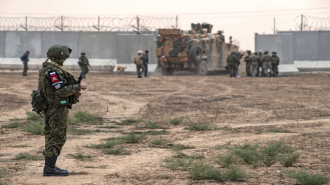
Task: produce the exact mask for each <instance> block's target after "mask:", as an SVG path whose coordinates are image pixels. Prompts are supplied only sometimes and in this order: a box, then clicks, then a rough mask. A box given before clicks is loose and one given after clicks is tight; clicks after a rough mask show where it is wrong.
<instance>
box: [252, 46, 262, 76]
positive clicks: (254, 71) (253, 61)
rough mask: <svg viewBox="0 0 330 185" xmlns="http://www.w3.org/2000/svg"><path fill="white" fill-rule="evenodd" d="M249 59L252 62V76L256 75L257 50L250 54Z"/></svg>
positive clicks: (257, 63)
mask: <svg viewBox="0 0 330 185" xmlns="http://www.w3.org/2000/svg"><path fill="white" fill-rule="evenodd" d="M250 61H251V64H252V77H256V76H257V74H258V71H259V61H260V60H259V56H258V52H254V55H251V56H250Z"/></svg>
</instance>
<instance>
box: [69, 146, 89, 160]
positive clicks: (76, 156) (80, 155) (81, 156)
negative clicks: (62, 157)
mask: <svg viewBox="0 0 330 185" xmlns="http://www.w3.org/2000/svg"><path fill="white" fill-rule="evenodd" d="M68 156H70V157H72V158H74V159H77V160H81V161H84V160H86V159H87V160H89V159H91V158H92V156H91V155H85V153H84V152H83V151H82V150H81V149H80V148H79V147H77V152H76V153H75V154H68Z"/></svg>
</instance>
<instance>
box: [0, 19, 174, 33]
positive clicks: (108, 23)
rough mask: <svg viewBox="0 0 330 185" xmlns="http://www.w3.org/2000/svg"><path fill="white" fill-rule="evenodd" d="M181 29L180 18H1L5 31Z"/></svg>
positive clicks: (0, 28)
mask: <svg viewBox="0 0 330 185" xmlns="http://www.w3.org/2000/svg"><path fill="white" fill-rule="evenodd" d="M173 27H179V19H178V17H148V16H145V17H139V16H137V17H100V16H98V17H66V16H61V17H28V16H26V17H0V30H4V31H7V30H8V31H9V30H13V31H27V30H28V31H155V30H157V29H158V28H173Z"/></svg>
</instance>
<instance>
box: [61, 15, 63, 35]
mask: <svg viewBox="0 0 330 185" xmlns="http://www.w3.org/2000/svg"><path fill="white" fill-rule="evenodd" d="M61 30H62V31H63V16H62V15H61Z"/></svg>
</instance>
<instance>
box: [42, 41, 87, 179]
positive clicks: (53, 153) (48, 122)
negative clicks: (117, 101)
mask: <svg viewBox="0 0 330 185" xmlns="http://www.w3.org/2000/svg"><path fill="white" fill-rule="evenodd" d="M71 51H72V50H71V49H70V48H68V47H67V46H63V45H54V46H52V47H50V48H49V49H48V52H47V57H48V59H50V60H51V63H49V62H47V60H48V59H47V60H46V61H45V62H44V63H43V64H42V66H43V68H42V69H41V70H40V71H39V85H38V89H39V90H40V91H41V94H42V95H43V97H44V99H45V103H46V104H47V108H46V109H45V110H44V115H45V128H44V131H45V150H44V151H43V155H44V156H45V166H44V171H43V176H68V175H69V172H68V171H67V170H62V169H60V168H58V167H56V166H55V164H56V160H57V157H58V156H59V155H60V153H61V150H62V148H63V145H64V143H65V142H66V130H67V120H68V115H69V109H71V108H72V104H75V103H77V102H78V97H79V96H81V94H82V93H81V92H80V90H81V89H83V90H84V89H86V87H87V84H85V83H80V84H78V83H77V81H76V80H75V79H74V76H73V74H72V73H71V72H69V71H68V70H66V69H65V68H63V67H62V66H63V63H64V61H65V60H66V59H67V58H69V57H70V53H71Z"/></svg>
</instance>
